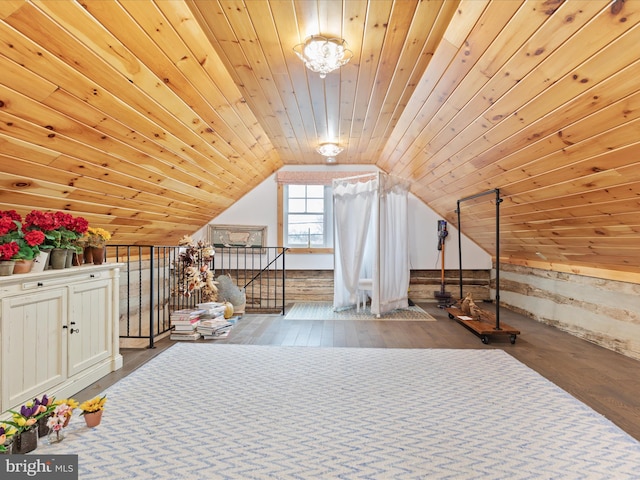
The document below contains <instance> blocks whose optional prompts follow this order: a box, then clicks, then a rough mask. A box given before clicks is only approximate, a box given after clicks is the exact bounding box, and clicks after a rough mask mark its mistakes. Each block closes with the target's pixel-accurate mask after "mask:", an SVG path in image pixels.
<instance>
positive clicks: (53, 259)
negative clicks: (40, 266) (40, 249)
mask: <svg viewBox="0 0 640 480" xmlns="http://www.w3.org/2000/svg"><path fill="white" fill-rule="evenodd" d="M66 263H67V249H66V248H54V249H53V250H51V253H50V260H49V264H50V265H51V268H53V269H54V270H62V269H63V268H64V267H65V265H66Z"/></svg>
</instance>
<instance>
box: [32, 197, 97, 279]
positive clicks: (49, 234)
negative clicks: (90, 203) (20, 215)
mask: <svg viewBox="0 0 640 480" xmlns="http://www.w3.org/2000/svg"><path fill="white" fill-rule="evenodd" d="M88 228H89V223H88V222H87V221H86V220H85V219H84V218H82V217H74V216H73V215H71V214H68V213H65V212H42V211H39V210H33V211H32V212H31V213H29V214H28V215H27V216H26V217H25V222H24V229H25V231H30V230H35V231H41V232H42V233H43V234H44V236H45V240H44V243H43V244H42V246H41V249H43V250H48V251H50V255H51V268H54V269H61V268H65V267H67V266H71V260H72V259H73V253H74V252H76V251H77V247H76V246H75V240H76V239H78V238H80V237H81V236H82V235H83V234H84V233H85V232H86V231H87V229H88ZM69 252H71V257H70V258H69V261H67V257H68V256H69ZM54 259H55V260H54Z"/></svg>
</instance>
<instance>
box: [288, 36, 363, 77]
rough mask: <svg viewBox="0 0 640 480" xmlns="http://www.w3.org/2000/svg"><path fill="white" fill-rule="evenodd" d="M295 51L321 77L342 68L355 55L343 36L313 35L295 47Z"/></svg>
mask: <svg viewBox="0 0 640 480" xmlns="http://www.w3.org/2000/svg"><path fill="white" fill-rule="evenodd" d="M293 51H294V52H296V55H298V57H300V59H301V60H302V61H303V62H304V64H305V66H306V67H307V68H308V69H309V70H311V71H312V72H316V73H319V74H320V78H324V77H326V76H327V73H329V72H333V71H334V70H336V69H338V68H340V67H341V66H343V65H344V64H345V63H347V62H348V61H349V60H351V57H353V52H352V51H351V50H349V49H348V48H347V42H345V41H344V40H342V39H341V38H326V37H323V36H321V35H311V36H310V37H308V38H307V39H306V40H305V41H304V43H299V44H298V45H296V46H295V47H293Z"/></svg>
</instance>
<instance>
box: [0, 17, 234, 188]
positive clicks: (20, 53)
mask: <svg viewBox="0 0 640 480" xmlns="http://www.w3.org/2000/svg"><path fill="white" fill-rule="evenodd" d="M5 32H6V30H5V29H4V28H2V25H1V24H0V37H1V36H2V35H3V34H4V33H5ZM7 33H8V32H7ZM19 39H24V40H25V42H24V43H23V44H22V45H20V44H18V43H17V42H16V40H17V39H15V38H14V39H13V41H14V42H13V45H14V47H13V49H12V50H11V52H12V53H13V52H14V51H15V53H14V55H16V56H17V57H18V58H22V59H23V61H24V60H25V59H26V58H33V59H34V60H35V61H34V62H33V64H31V65H26V66H27V68H31V69H32V70H34V71H37V72H38V73H40V74H41V75H44V76H47V77H48V78H53V79H55V80H54V81H56V83H58V84H62V85H64V86H65V88H71V89H72V91H73V90H76V92H77V93H78V95H80V98H82V97H83V96H84V92H85V91H87V92H91V91H93V95H94V96H96V94H97V93H98V92H97V90H96V89H95V85H94V84H89V85H87V88H86V90H80V91H78V89H77V87H76V86H77V85H80V86H81V87H82V85H83V84H84V83H85V82H84V80H85V79H84V78H83V77H80V76H78V75H77V74H75V73H74V72H72V71H71V70H69V69H68V68H65V65H64V64H62V63H61V62H60V61H58V60H57V59H56V58H55V57H53V56H51V55H49V54H48V52H46V51H39V48H38V47H37V46H35V45H34V44H31V41H30V40H27V39H26V38H25V37H21V38H19ZM31 52H33V53H31ZM97 74H98V73H97V72H96V75H97ZM106 76H107V77H110V78H114V79H117V78H121V77H119V76H114V75H109V74H107V75H106ZM58 81H59V82H58ZM116 83H117V82H116ZM128 88H130V84H129V83H128V82H126V80H125V83H124V84H122V85H120V86H119V87H117V88H115V90H117V91H119V92H120V93H122V92H123V91H124V90H126V89H128ZM88 95H89V96H91V94H90V93H89V94H88ZM113 104H114V105H118V104H119V102H114V103H113ZM125 118H126V117H125ZM220 175H221V176H220V177H218V181H220V178H223V175H224V171H221V174H220ZM143 178H145V176H143ZM220 188H224V187H222V186H220Z"/></svg>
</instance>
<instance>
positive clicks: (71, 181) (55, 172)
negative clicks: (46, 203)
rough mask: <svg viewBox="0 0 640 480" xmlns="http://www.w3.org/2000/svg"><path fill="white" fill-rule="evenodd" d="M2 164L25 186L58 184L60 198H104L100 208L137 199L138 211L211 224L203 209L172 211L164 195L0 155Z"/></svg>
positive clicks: (184, 206)
mask: <svg viewBox="0 0 640 480" xmlns="http://www.w3.org/2000/svg"><path fill="white" fill-rule="evenodd" d="M0 161H1V162H2V163H3V172H2V174H4V173H7V174H11V175H15V176H16V177H19V178H20V179H21V183H26V184H29V183H30V181H32V180H36V181H41V180H46V181H48V182H51V183H54V184H58V190H57V194H59V195H61V196H63V197H65V198H72V199H76V200H81V201H89V199H88V197H82V195H87V194H89V195H97V196H100V197H101V198H100V199H99V201H98V202H97V203H98V204H100V205H102V204H104V202H105V200H106V197H115V198H116V199H118V200H116V201H122V202H125V201H131V200H132V199H135V201H136V203H137V204H138V206H139V207H144V208H145V209H146V208H150V210H152V211H153V210H154V207H155V208H158V207H159V209H158V211H160V212H163V213H164V214H165V215H177V216H182V215H188V217H189V218H190V219H192V220H198V221H202V222H204V223H207V222H208V221H209V220H210V217H209V215H206V214H204V213H202V209H201V208H198V207H196V206H192V205H190V204H188V203H182V204H181V205H180V206H179V207H172V206H171V205H172V204H173V203H175V200H174V199H172V198H169V197H168V196H165V195H160V194H158V195H153V194H150V193H147V192H140V191H139V190H137V189H136V188H131V187H125V186H123V185H122V184H118V183H112V182H105V181H104V180H102V179H97V178H92V177H90V176H89V175H77V174H75V173H73V172H72V171H70V170H66V169H63V168H61V167H60V166H58V168H52V167H48V166H46V165H39V164H38V163H35V162H30V161H27V160H23V159H21V158H15V157H9V156H6V155H1V154H0ZM69 162H72V163H73V165H76V163H75V162H74V161H73V160H71V159H69ZM87 170H88V171H87V172H86V173H87V174H90V171H91V169H90V168H89V169H87ZM0 175H1V174H0ZM60 186H64V187H65V188H64V190H61V189H60ZM27 188H28V187H27ZM74 192H78V195H81V196H75V195H73V193H74Z"/></svg>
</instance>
